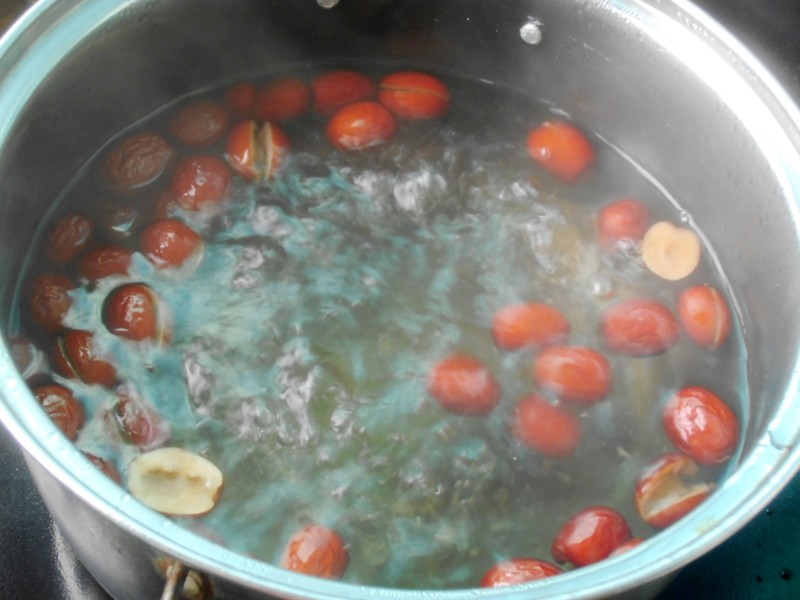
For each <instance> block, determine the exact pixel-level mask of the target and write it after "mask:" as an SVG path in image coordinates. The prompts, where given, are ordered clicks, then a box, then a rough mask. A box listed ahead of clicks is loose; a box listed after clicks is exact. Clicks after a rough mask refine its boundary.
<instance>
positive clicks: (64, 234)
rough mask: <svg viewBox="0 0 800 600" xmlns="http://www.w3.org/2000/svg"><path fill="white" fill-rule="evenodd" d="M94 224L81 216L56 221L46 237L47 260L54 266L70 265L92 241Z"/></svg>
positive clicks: (68, 216) (71, 216)
mask: <svg viewBox="0 0 800 600" xmlns="http://www.w3.org/2000/svg"><path fill="white" fill-rule="evenodd" d="M93 233H94V224H93V223H92V222H91V221H90V220H89V219H87V218H86V217H84V216H83V215H67V216H66V217H63V218H61V219H59V220H58V222H57V223H56V224H55V226H54V227H53V228H52V229H51V230H50V234H49V235H48V236H47V247H46V249H45V251H46V253H47V259H48V260H49V261H50V262H51V263H52V264H54V265H58V266H63V265H67V264H69V263H71V262H72V261H73V260H75V258H76V257H77V256H78V255H79V254H80V253H81V252H82V251H83V250H84V248H86V246H87V245H88V244H89V242H90V241H91V239H92V234H93Z"/></svg>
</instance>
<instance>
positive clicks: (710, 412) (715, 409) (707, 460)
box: [662, 386, 739, 465]
mask: <svg viewBox="0 0 800 600" xmlns="http://www.w3.org/2000/svg"><path fill="white" fill-rule="evenodd" d="M662 423H663V425H664V431H665V432H666V433H667V437H669V439H670V441H671V442H672V443H673V445H674V446H675V447H676V448H678V449H679V450H681V451H682V452H684V453H686V454H687V455H689V456H690V457H692V458H693V459H694V460H696V461H697V462H699V463H700V464H703V465H715V464H719V463H722V462H725V461H726V460H728V459H729V458H730V457H731V456H732V455H733V452H734V451H735V450H736V446H737V445H738V443H739V420H738V418H737V417H736V414H735V413H734V412H733V410H731V408H730V407H729V406H728V405H727V404H726V403H725V402H723V401H722V399H721V398H720V397H719V396H717V395H716V394H715V393H714V392H712V391H711V390H709V389H706V388H703V387H700V386H690V387H686V388H683V389H682V390H679V391H678V392H676V393H675V394H673V395H672V396H671V397H670V398H669V400H667V403H666V404H665V405H664V409H663V411H662Z"/></svg>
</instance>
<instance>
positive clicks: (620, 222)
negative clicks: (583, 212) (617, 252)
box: [597, 198, 650, 248]
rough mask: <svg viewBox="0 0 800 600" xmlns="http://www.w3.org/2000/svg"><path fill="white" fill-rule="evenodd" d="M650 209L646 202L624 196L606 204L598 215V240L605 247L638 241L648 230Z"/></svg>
mask: <svg viewBox="0 0 800 600" xmlns="http://www.w3.org/2000/svg"><path fill="white" fill-rule="evenodd" d="M649 222H650V209H649V208H647V205H646V204H645V203H644V202H641V201H639V200H634V199H633V198H623V199H620V200H616V201H615V202H612V203H611V204H608V205H606V206H604V207H603V208H602V209H601V210H600V213H599V214H598V216H597V241H598V242H600V245H602V246H603V247H604V248H612V247H614V246H615V245H617V244H619V243H620V242H625V241H628V242H638V241H640V240H641V239H642V238H643V237H644V234H645V232H646V231H647V226H648V224H649Z"/></svg>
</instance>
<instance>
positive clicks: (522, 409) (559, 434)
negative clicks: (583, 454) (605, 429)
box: [511, 395, 583, 458]
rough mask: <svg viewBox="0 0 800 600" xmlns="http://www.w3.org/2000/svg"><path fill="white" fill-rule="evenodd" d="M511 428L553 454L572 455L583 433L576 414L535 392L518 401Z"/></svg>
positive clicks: (539, 449)
mask: <svg viewBox="0 0 800 600" xmlns="http://www.w3.org/2000/svg"><path fill="white" fill-rule="evenodd" d="M511 431H512V432H513V434H514V436H515V437H516V438H517V439H519V440H520V441H522V442H523V443H524V444H525V445H526V446H529V447H531V448H533V449H534V450H536V451H537V452H540V453H541V454H545V455H547V456H553V457H556V458H564V457H567V456H571V455H572V454H573V453H574V452H575V450H576V449H577V448H578V445H579V444H580V441H581V436H582V435H583V428H582V427H581V421H580V419H578V417H576V416H575V415H574V414H572V413H571V412H570V411H569V410H568V409H566V408H563V407H561V406H556V405H554V404H551V403H550V402H548V401H547V400H546V399H545V398H543V397H541V396H536V395H532V396H526V397H525V398H523V399H522V400H520V401H519V402H518V403H517V406H516V409H515V410H514V415H513V420H512V426H511Z"/></svg>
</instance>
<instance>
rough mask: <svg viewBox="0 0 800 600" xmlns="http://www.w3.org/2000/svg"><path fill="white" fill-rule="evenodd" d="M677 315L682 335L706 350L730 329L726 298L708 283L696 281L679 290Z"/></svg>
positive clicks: (720, 343) (719, 342)
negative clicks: (701, 283) (695, 283)
mask: <svg viewBox="0 0 800 600" xmlns="http://www.w3.org/2000/svg"><path fill="white" fill-rule="evenodd" d="M678 318H679V319H680V322H681V325H682V326H683V331H684V332H685V333H686V336H687V337H688V338H689V339H690V340H692V341H693V342H694V343H695V344H697V345H698V346H700V347H701V348H706V349H708V350H716V349H717V348H719V347H720V346H721V345H722V344H724V343H725V342H726V341H727V339H728V335H729V334H730V331H731V311H730V309H729V308H728V302H727V301H726V300H725V297H724V296H723V295H722V294H721V293H720V292H719V290H717V289H716V288H714V287H711V286H710V285H697V286H693V287H690V288H687V289H685V290H684V291H682V292H681V294H680V296H678Z"/></svg>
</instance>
